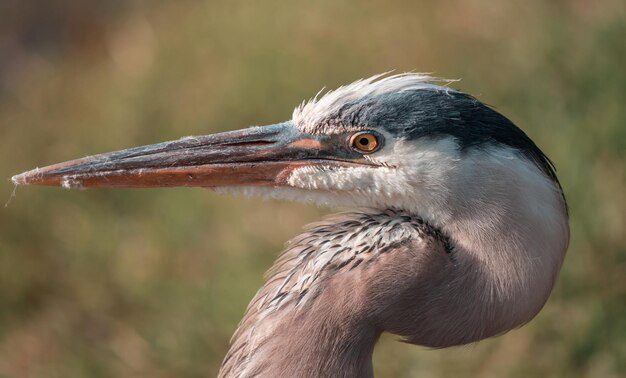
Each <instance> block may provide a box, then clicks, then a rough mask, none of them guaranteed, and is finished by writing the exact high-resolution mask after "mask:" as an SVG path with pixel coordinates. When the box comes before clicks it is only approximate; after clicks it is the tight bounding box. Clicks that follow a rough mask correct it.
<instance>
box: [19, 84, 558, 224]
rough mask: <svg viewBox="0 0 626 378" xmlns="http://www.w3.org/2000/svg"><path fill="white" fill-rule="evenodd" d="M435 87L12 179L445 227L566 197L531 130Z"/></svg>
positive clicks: (375, 87) (314, 105)
mask: <svg viewBox="0 0 626 378" xmlns="http://www.w3.org/2000/svg"><path fill="white" fill-rule="evenodd" d="M432 81H433V79H431V78H429V77H428V76H424V75H419V74H400V75H392V76H387V77H381V76H375V77H372V78H370V79H366V80H360V81H357V82H355V83H352V84H350V85H347V86H344V87H340V88H338V89H336V90H334V91H330V92H328V93H326V94H324V95H323V96H320V97H319V98H318V97H316V98H314V99H313V100H311V101H309V102H306V103H303V104H302V105H301V106H299V107H297V108H296V110H295V111H294V114H293V117H292V119H291V120H290V121H287V122H283V123H279V124H275V125H270V126H263V127H252V128H247V129H243V130H239V131H232V132H226V133H220V134H213V135H207V136H199V137H186V138H182V139H180V140H176V141H171V142H165V143H159V144H154V145H149V146H143V147H135V148H130V149H126V150H121V151H116V152H111V153H105V154H100V155H95V156H90V157H86V158H82V159H77V160H72V161H69V162H65V163H60V164H56V165H51V166H48V167H45V168H38V169H35V170H32V171H29V172H25V173H22V174H20V175H17V176H14V177H13V181H14V183H16V184H35V185H56V186H63V187H66V188H72V187H169V186H196V187H209V188H215V189H218V190H227V191H240V192H248V193H253V194H259V193H260V194H263V195H266V196H273V197H281V198H290V199H296V200H305V201H312V202H316V203H321V204H328V205H342V206H350V205H356V206H368V207H382V208H388V207H393V208H401V209H405V210H408V211H413V212H416V213H418V214H419V215H420V216H422V217H424V218H425V219H426V220H429V221H430V222H432V223H435V224H437V223H440V224H445V223H447V220H448V219H451V217H458V216H459V215H463V214H464V213H465V210H468V209H469V210H471V209H474V208H476V209H479V208H483V209H484V208H485V206H488V205H490V204H491V205H492V206H491V210H490V211H493V212H494V214H495V213H497V212H498V209H497V208H498V207H502V206H512V205H513V204H514V203H515V202H516V201H522V200H524V199H525V198H524V197H525V196H529V195H530V193H535V194H537V193H539V194H540V195H543V196H547V197H550V199H551V200H553V199H554V198H557V201H556V202H559V201H561V200H562V197H561V194H560V193H561V191H560V186H559V184H558V181H557V179H556V176H555V173H554V170H553V168H552V165H551V163H550V162H549V160H548V159H547V158H546V157H545V155H544V154H543V153H542V152H541V151H540V150H539V148H537V146H536V145H535V144H534V143H533V142H532V141H531V140H530V139H529V138H528V137H527V136H526V134H524V132H523V131H521V130H520V129H519V128H517V127H516V126H515V125H514V124H513V123H511V122H510V121H509V120H508V119H506V118H505V117H504V116H502V115H500V114H499V113H497V112H496V111H494V110H493V109H491V108H489V107H487V106H485V105H483V104H482V103H481V102H479V101H478V100H476V99H475V98H473V97H471V96H469V95H467V94H464V93H462V92H459V91H456V90H453V89H450V88H448V87H445V86H438V85H434V84H432ZM555 194H556V197H555ZM552 202H554V201H552ZM556 202H555V203H556ZM558 205H559V204H558V203H557V204H556V206H558ZM537 206H543V205H542V204H538V205H537Z"/></svg>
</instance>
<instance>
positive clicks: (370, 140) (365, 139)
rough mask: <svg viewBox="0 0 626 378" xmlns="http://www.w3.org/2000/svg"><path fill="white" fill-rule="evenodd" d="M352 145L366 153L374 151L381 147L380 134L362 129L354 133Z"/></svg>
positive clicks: (351, 139)
mask: <svg viewBox="0 0 626 378" xmlns="http://www.w3.org/2000/svg"><path fill="white" fill-rule="evenodd" d="M350 147H352V148H354V149H355V150H357V151H359V152H363V153H366V154H369V153H372V152H374V151H376V150H378V148H379V147H380V140H379V136H378V135H376V134H373V133H371V132H368V131H362V132H359V133H356V134H354V135H352V137H351V138H350Z"/></svg>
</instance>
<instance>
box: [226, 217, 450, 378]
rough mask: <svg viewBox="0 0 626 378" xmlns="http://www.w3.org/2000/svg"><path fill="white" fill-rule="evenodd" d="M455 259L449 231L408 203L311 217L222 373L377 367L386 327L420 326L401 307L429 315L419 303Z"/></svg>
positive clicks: (249, 316) (256, 303) (349, 371)
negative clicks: (377, 347)
mask: <svg viewBox="0 0 626 378" xmlns="http://www.w3.org/2000/svg"><path fill="white" fill-rule="evenodd" d="M453 260H454V259H453V256H451V255H450V254H449V251H448V250H447V249H446V239H445V237H443V236H442V235H441V234H440V233H438V232H437V231H436V230H434V229H433V228H431V227H430V226H428V225H426V224H425V223H424V222H422V221H421V220H420V219H419V218H415V217H412V216H409V215H407V214H405V213H403V212H398V211H392V210H388V211H384V212H382V211H380V210H379V211H370V210H364V211H359V212H350V213H342V214H338V215H335V216H333V217H331V218H328V219H326V220H324V221H322V222H320V223H317V224H313V225H311V226H309V228H308V229H307V231H306V232H305V233H303V234H302V235H300V236H298V237H296V238H295V239H294V240H292V241H291V242H290V243H289V245H288V247H287V249H286V250H285V251H284V252H283V254H282V255H281V257H280V258H279V259H278V261H277V262H276V264H275V266H274V268H272V270H271V271H270V272H269V273H268V278H267V281H266V283H265V285H264V286H263V287H262V288H261V289H260V290H259V292H258V293H257V295H256V296H255V298H254V299H253V300H252V302H251V303H250V305H249V307H248V310H247V312H246V315H245V317H244V319H243V320H242V322H241V323H240V325H239V328H238V330H237V332H236V333H235V335H234V336H233V339H232V345H231V349H230V351H229V352H228V354H227V356H226V358H225V360H224V362H223V365H222V369H221V371H220V376H221V377H247V376H256V375H261V376H289V377H298V376H337V374H339V373H340V374H341V376H354V377H367V376H371V375H372V364H371V357H372V352H373V348H374V344H375V343H376V341H377V340H378V337H379V335H380V333H381V332H382V331H384V330H388V331H390V332H393V333H396V334H399V335H403V336H405V337H407V338H409V339H411V336H412V334H413V333H415V332H417V331H416V330H415V329H414V328H415V327H414V325H411V324H407V323H403V324H398V323H399V322H398V321H397V318H396V316H397V315H400V317H401V318H402V319H405V320H406V319H407V317H408V318H409V319H410V318H415V321H419V320H420V319H423V318H425V317H426V314H424V316H418V315H417V312H416V311H415V310H416V308H418V307H419V306H416V303H419V302H420V301H423V300H427V299H426V298H425V297H424V298H421V296H422V293H423V292H424V291H426V289H427V285H436V284H437V283H440V284H443V282H444V279H445V274H446V272H448V271H451V270H452V269H453V267H454V262H453ZM425 267H428V269H425ZM431 268H432V270H431ZM411 323H413V320H411Z"/></svg>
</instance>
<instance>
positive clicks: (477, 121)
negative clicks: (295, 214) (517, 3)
mask: <svg viewBox="0 0 626 378" xmlns="http://www.w3.org/2000/svg"><path fill="white" fill-rule="evenodd" d="M13 181H14V182H15V183H16V184H36V185H59V186H63V187H67V188H73V187H156V186H159V187H165V186H198V187H210V188H218V189H219V190H223V191H228V192H244V193H248V194H255V195H256V194H259V195H262V196H269V197H275V198H287V199H293V200H303V201H310V202H314V203H318V204H323V205H340V206H351V207H354V210H352V211H349V212H344V213H340V214H337V215H335V216H331V217H329V218H327V219H325V220H323V221H321V222H319V223H316V224H313V225H311V226H309V227H308V229H307V230H306V232H305V233H303V234H302V235H300V236H297V237H296V238H295V239H293V240H292V241H291V242H290V243H289V244H288V246H287V247H286V249H285V251H284V252H283V253H282V255H281V256H280V257H279V259H278V260H277V262H276V263H275V265H274V266H273V268H272V269H271V270H270V272H269V274H268V275H267V280H266V282H265V284H264V285H263V287H262V288H261V289H260V290H259V292H258V293H257V294H256V296H255V297H254V299H253V300H252V302H251V303H250V305H249V306H248V309H247V311H246V314H245V316H244V318H243V320H242V321H241V323H240V325H239V328H238V329H237V331H236V333H235V335H234V336H233V339H232V342H231V344H232V345H231V348H230V350H229V352H228V354H227V355H226V357H225V359H224V362H223V364H222V368H221V370H220V376H222V377H250V376H264V377H279V376H282V377H309V376H315V377H318V376H345V377H367V376H372V375H373V369H372V360H371V358H372V352H373V348H374V344H375V343H376V341H377V340H378V338H379V336H380V334H381V333H382V332H383V331H386V332H390V333H393V334H396V335H399V336H401V337H402V338H403V339H404V340H406V341H407V342H409V343H412V344H418V345H424V346H429V347H437V348H440V347H448V346H453V345H460V344H466V343H470V342H474V341H477V340H481V339H484V338H487V337H491V336H494V335H498V334H501V333H504V332H506V331H508V330H510V329H512V328H515V327H519V326H521V325H523V324H525V323H526V322H528V321H529V320H530V319H532V318H533V317H534V316H535V315H536V314H537V312H539V310H540V309H541V308H542V307H543V305H544V303H545V302H546V300H547V298H548V296H549V294H550V291H551V290H552V287H553V285H554V282H555V279H556V277H557V275H558V272H559V269H560V267H561V263H562V261H563V258H564V256H565V251H566V249H567V246H568V242H569V226H568V214H567V205H566V202H565V198H564V196H563V191H562V189H561V186H560V184H559V181H558V179H557V177H556V174H555V171H554V168H553V166H552V164H551V162H550V161H549V160H548V158H547V157H546V156H545V155H544V154H543V152H541V150H540V149H539V148H538V147H537V146H536V145H535V143H533V141H532V140H531V139H530V138H529V137H528V136H526V134H525V133H524V132H523V131H522V130H520V129H519V128H517V127H516V126H515V125H514V124H513V123H512V122H511V121H509V120H508V119H507V118H505V117H504V116H502V115H501V114H499V113H498V112H496V111H494V110H493V109H491V108H489V107H487V106H485V105H483V104H482V103H481V102H479V101H478V100H476V99H475V98H474V97H472V96H469V95H467V94H464V93H462V92H459V91H456V90H453V89H450V88H448V87H446V86H438V85H435V84H433V81H432V80H431V79H430V78H429V77H427V76H424V75H419V74H401V75H393V76H387V77H380V76H375V77H372V78H370V79H366V80H360V81H357V82H355V83H352V84H350V85H347V86H344V87H341V88H339V89H336V90H334V91H330V92H328V93H326V94H325V95H323V96H321V97H320V98H315V99H313V100H311V101H309V102H307V103H303V104H302V105H300V106H299V107H298V108H296V110H295V111H294V113H293V117H292V119H291V120H290V121H287V122H283V123H279V124H275V125H271V126H264V127H252V128H248V129H244V130H240V131H232V132H226V133H220V134H214V135H208V136H201V137H187V138H183V139H180V140H177V141H171V142H165V143H160V144H155V145H150V146H144V147H136V148H131V149H127V150H122V151H117V152H111V153H106V154H101V155H95V156H91V157H86V158H83V159H78V160H73V161H70V162H66V163H61V164H56V165H52V166H49V167H46V168H41V169H35V170H32V171H29V172H26V173H22V174H21V175H17V176H15V177H13Z"/></svg>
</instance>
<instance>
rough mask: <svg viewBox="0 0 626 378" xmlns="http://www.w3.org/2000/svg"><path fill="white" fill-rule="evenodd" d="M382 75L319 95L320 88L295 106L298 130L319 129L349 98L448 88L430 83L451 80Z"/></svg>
mask: <svg viewBox="0 0 626 378" xmlns="http://www.w3.org/2000/svg"><path fill="white" fill-rule="evenodd" d="M384 75H385V74H379V75H375V76H372V77H370V78H367V79H361V80H357V81H355V82H354V83H352V84H348V85H344V86H342V87H339V88H337V89H335V90H331V91H328V92H326V93H325V94H323V95H322V96H321V97H320V94H322V92H323V89H322V91H320V92H319V93H318V94H317V95H316V96H315V97H314V98H312V99H311V100H309V101H304V102H302V104H300V105H299V106H298V107H296V108H295V109H294V111H293V116H292V119H293V122H294V124H295V125H296V127H297V128H299V129H300V130H302V131H304V132H309V133H312V132H314V131H316V130H318V128H319V125H320V124H322V123H324V120H326V119H328V118H329V117H332V115H334V114H337V112H338V111H339V110H340V108H341V107H342V106H344V105H345V104H348V103H350V102H353V101H356V100H359V99H364V98H367V97H373V96H379V95H382V94H385V93H398V92H403V91H410V90H416V89H433V90H450V89H449V88H446V87H441V86H438V85H435V84H433V83H435V82H444V83H450V82H452V81H453V80H444V79H440V78H434V77H432V76H429V75H427V74H421V73H403V74H397V75H391V76H387V77H383V76H384ZM325 132H332V130H325Z"/></svg>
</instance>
